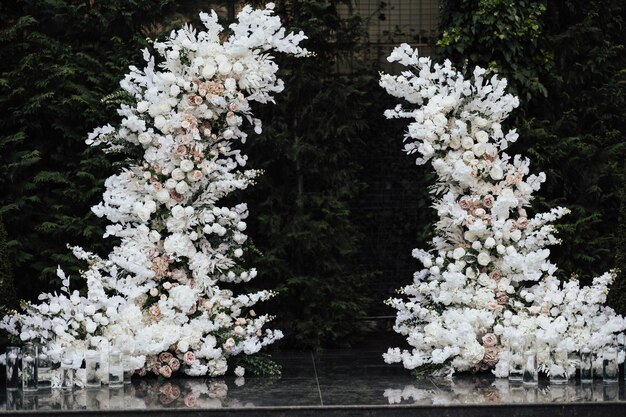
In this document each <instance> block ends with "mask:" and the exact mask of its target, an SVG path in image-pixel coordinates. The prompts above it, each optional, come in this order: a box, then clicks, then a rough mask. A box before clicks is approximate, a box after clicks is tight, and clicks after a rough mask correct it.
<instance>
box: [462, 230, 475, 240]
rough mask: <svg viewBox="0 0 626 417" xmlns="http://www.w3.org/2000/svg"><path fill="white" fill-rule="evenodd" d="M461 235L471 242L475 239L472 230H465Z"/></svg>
mask: <svg viewBox="0 0 626 417" xmlns="http://www.w3.org/2000/svg"><path fill="white" fill-rule="evenodd" d="M463 237H464V238H465V240H467V241H468V242H473V241H475V240H476V239H477V237H476V233H474V232H472V231H471V230H468V231H467V232H465V233H463Z"/></svg>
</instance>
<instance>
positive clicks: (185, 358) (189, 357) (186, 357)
mask: <svg viewBox="0 0 626 417" xmlns="http://www.w3.org/2000/svg"><path fill="white" fill-rule="evenodd" d="M195 360H196V355H195V354H194V353H193V352H191V351H189V352H186V353H185V354H184V355H183V361H184V362H185V365H191V363H192V362H193V361H195Z"/></svg>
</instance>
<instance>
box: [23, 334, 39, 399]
mask: <svg viewBox="0 0 626 417" xmlns="http://www.w3.org/2000/svg"><path fill="white" fill-rule="evenodd" d="M37 351H38V349H37V345H35V344H34V343H26V344H25V345H24V349H23V351H22V391H24V392H34V391H37V388H38V382H39V381H38V378H37V368H38V361H39V354H38V352H37Z"/></svg>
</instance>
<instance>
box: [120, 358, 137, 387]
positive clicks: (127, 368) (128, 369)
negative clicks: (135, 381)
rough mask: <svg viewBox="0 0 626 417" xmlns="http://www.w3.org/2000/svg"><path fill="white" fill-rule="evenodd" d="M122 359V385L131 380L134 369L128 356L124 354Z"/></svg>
mask: <svg viewBox="0 0 626 417" xmlns="http://www.w3.org/2000/svg"><path fill="white" fill-rule="evenodd" d="M122 360H123V362H124V385H128V384H130V383H131V382H132V378H133V374H134V373H135V370H134V369H133V362H132V361H131V360H130V358H129V357H128V356H126V355H124V357H123V358H122Z"/></svg>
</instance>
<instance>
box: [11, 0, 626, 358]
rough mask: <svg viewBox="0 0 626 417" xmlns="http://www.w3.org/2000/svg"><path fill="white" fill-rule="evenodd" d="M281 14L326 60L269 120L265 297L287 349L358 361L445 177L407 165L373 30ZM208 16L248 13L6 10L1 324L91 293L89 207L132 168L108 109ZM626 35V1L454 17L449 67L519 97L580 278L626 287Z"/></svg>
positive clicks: (294, 78) (328, 12)
mask: <svg viewBox="0 0 626 417" xmlns="http://www.w3.org/2000/svg"><path fill="white" fill-rule="evenodd" d="M252 3H255V2H254V1H253V2H252ZM256 3H258V4H261V3H263V2H256ZM276 3H277V11H278V13H280V14H281V15H282V17H283V18H284V19H285V21H286V23H287V25H288V26H289V27H291V28H293V29H296V30H299V29H302V30H304V31H305V32H306V33H307V34H308V35H309V36H310V38H311V39H310V40H309V41H308V48H309V49H311V50H313V51H315V52H316V53H317V56H315V57H312V58H308V59H301V60H282V61H281V62H280V65H281V68H282V70H281V74H282V77H283V78H284V79H285V85H286V91H285V92H283V94H281V95H279V96H278V97H277V105H275V106H266V107H264V108H262V109H261V108H259V109H258V110H257V111H258V112H260V113H261V114H260V116H261V117H262V118H263V119H264V120H266V126H265V132H264V133H263V135H262V136H261V137H259V138H257V139H255V140H254V141H251V143H249V144H248V145H247V149H246V151H247V152H248V153H249V154H250V163H251V165H253V166H254V167H258V168H263V169H265V170H266V174H265V175H264V176H263V177H261V179H260V181H259V184H258V186H257V187H256V188H255V189H253V190H249V191H247V192H246V193H245V195H241V196H240V197H241V200H242V201H248V202H249V204H250V208H251V213H252V215H251V218H250V220H251V222H250V235H251V237H252V238H253V241H254V244H255V245H256V248H257V249H258V252H256V254H255V255H253V256H252V257H253V259H251V261H252V263H254V264H255V265H257V266H258V268H259V271H260V276H259V278H258V279H257V280H256V282H254V283H253V284H254V285H258V286H262V287H265V288H275V289H278V290H279V291H280V292H281V295H280V296H279V297H277V298H276V299H275V300H274V301H273V302H272V304H269V305H267V306H266V308H267V310H268V311H270V312H272V313H273V314H276V315H277V317H278V320H279V322H278V326H277V327H279V328H282V329H283V330H285V333H286V334H287V335H288V339H287V340H286V341H285V343H284V344H283V347H284V346H289V347H313V348H321V347H329V346H349V345H350V344H351V343H353V342H354V341H356V340H358V339H359V338H360V337H362V336H363V333H364V331H366V330H367V326H365V325H363V324H362V323H364V322H363V321H361V320H363V319H365V318H366V316H368V315H374V314H376V315H379V314H387V313H388V311H387V310H384V307H383V305H382V300H383V299H384V298H386V297H388V296H390V295H391V294H392V292H391V291H392V289H393V288H397V287H399V286H400V285H402V284H405V283H407V282H409V281H410V279H411V276H412V274H411V271H412V270H413V269H414V268H415V264H414V263H413V262H412V260H411V259H410V251H411V248H413V247H415V246H424V242H426V241H427V239H428V234H429V233H430V229H429V227H428V226H429V224H430V219H431V218H432V212H431V210H430V209H429V208H428V207H429V201H428V196H427V191H426V187H427V185H428V184H429V176H428V174H427V171H428V170H425V169H421V168H418V167H415V166H414V165H413V164H412V163H411V162H410V158H407V157H406V156H405V155H403V153H402V151H401V135H402V133H401V132H402V129H403V127H402V126H401V125H398V124H397V123H394V122H393V121H386V120H384V119H383V117H382V111H383V110H384V109H385V108H387V107H388V106H389V105H390V103H392V102H393V101H392V100H391V99H390V98H389V97H387V96H386V95H385V94H383V93H382V91H380V89H379V87H378V86H377V81H376V80H377V77H378V74H377V71H378V68H379V67H380V66H379V64H377V63H371V62H364V61H363V60H361V59H360V57H362V56H365V55H364V54H361V49H360V48H361V47H362V46H363V45H364V43H365V42H366V41H367V40H366V38H365V36H364V33H365V32H364V29H365V24H366V23H367V22H366V21H364V20H362V19H361V18H359V17H358V16H354V17H349V18H346V17H343V18H342V17H340V15H339V13H338V11H337V7H336V6H337V5H338V4H339V3H342V2H341V1H323V0H283V1H277V2H276ZM210 4H215V5H218V6H221V7H222V8H223V10H224V11H225V13H226V16H230V17H232V16H233V14H234V12H235V8H234V3H233V2H232V1H221V2H219V1H214V2H205V1H198V0H184V1H175V0H143V1H142V0H131V1H128V0H124V1H122V0H110V1H106V2H101V1H94V0H88V1H85V0H16V1H13V2H3V3H0V21H1V22H2V23H1V25H2V26H1V28H0V54H1V55H2V57H3V59H2V61H1V62H0V114H2V117H1V118H0V189H2V190H3V193H2V194H1V195H0V216H2V218H3V220H4V225H5V227H6V232H7V237H6V239H4V236H3V234H2V229H1V227H0V291H1V292H2V294H0V295H1V298H2V301H0V302H1V303H2V306H3V307H10V306H14V305H15V304H16V298H30V299H33V298H35V297H36V294H37V293H38V292H39V291H41V290H43V289H47V288H50V281H51V280H52V278H53V277H54V271H55V270H56V265H57V264H62V265H63V268H64V269H66V270H69V271H70V272H74V274H73V275H74V276H76V275H77V274H76V273H75V272H76V271H77V270H78V269H79V268H81V265H80V264H79V263H77V262H76V261H75V260H74V259H73V257H72V256H71V254H70V252H69V250H68V249H67V248H66V244H67V243H70V244H73V245H74V244H80V245H83V246H84V247H86V248H89V249H90V250H95V251H97V252H100V253H106V252H107V251H108V248H109V247H110V246H111V245H112V243H113V242H108V241H103V240H102V239H101V236H102V232H103V223H102V222H101V221H100V220H99V219H97V218H96V217H95V216H94V215H92V214H90V211H89V207H90V206H91V205H93V204H95V203H96V202H98V201H99V199H100V195H101V193H102V189H103V186H102V184H103V180H104V178H106V177H107V176H108V175H110V173H111V172H113V170H114V169H115V168H116V167H115V165H114V164H115V162H116V161H112V160H109V159H107V158H106V157H104V156H103V155H102V154H101V153H100V152H98V151H97V150H92V149H88V148H87V147H86V145H85V144H84V139H85V137H86V135H87V133H88V132H89V131H90V130H91V129H93V128H94V127H95V126H99V125H102V124H105V123H108V122H115V120H116V115H115V112H114V109H115V106H114V105H113V104H110V103H108V102H107V101H106V100H104V101H103V100H102V99H103V98H105V97H106V96H107V95H109V94H111V93H114V92H115V91H116V90H117V88H118V82H119V80H120V79H121V78H122V77H123V74H124V73H125V72H126V69H127V66H128V65H130V64H131V63H139V62H140V49H141V48H143V47H145V46H147V42H146V37H155V36H158V35H162V34H163V33H167V31H168V30H169V29H170V28H172V27H175V26H178V25H180V23H181V22H182V21H186V20H194V21H195V19H196V16H197V12H198V11H199V10H203V9H205V10H206V9H207V8H208V7H210ZM623 25H624V22H623V10H622V5H621V2H620V1H617V0H607V1H599V0H587V1H578V0H573V1H556V0H555V1H550V2H548V1H547V0H543V1H530V0H521V1H513V0H481V1H478V2H476V1H471V0H442V2H441V33H442V34H441V37H440V40H439V43H438V47H437V48H436V53H435V55H436V56H437V58H439V59H440V58H442V57H448V58H450V59H451V60H452V61H453V62H454V64H455V65H457V66H458V67H463V66H466V67H467V68H471V67H472V66H473V65H475V64H480V65H483V66H485V65H489V66H492V67H496V68H498V71H499V72H500V73H502V74H503V75H504V76H506V77H507V78H509V82H510V85H511V87H512V89H513V91H515V92H516V93H517V94H519V95H520V100H521V108H520V109H519V110H518V111H516V113H515V120H514V121H513V122H512V124H513V125H515V126H517V127H518V128H519V129H520V130H521V132H520V133H521V135H522V136H523V138H524V140H521V141H520V142H519V143H518V144H517V145H516V146H517V148H516V149H514V151H516V152H520V153H523V154H525V155H528V156H529V157H531V159H532V165H531V167H532V168H533V169H534V170H543V171H545V172H546V173H547V175H548V183H547V184H546V185H545V187H544V189H543V191H542V192H541V193H540V198H539V200H538V201H537V202H536V204H537V207H538V208H540V209H544V208H546V207H551V206H555V205H559V204H560V205H565V206H567V207H569V208H571V209H572V214H571V215H569V216H568V218H567V219H566V220H564V221H563V222H562V223H561V224H560V229H561V237H562V238H563V244H562V245H561V246H560V247H558V248H555V249H554V251H553V252H554V260H555V261H556V262H557V264H558V265H559V266H560V267H561V268H562V274H563V277H564V278H566V277H567V276H569V274H570V273H576V274H578V275H579V276H580V277H582V278H583V279H588V278H589V277H591V276H593V275H594V274H598V273H601V272H603V271H605V270H607V269H609V268H612V267H614V266H615V265H621V266H622V268H623V269H626V264H625V260H626V252H625V242H624V235H625V234H626V233H625V232H624V230H625V228H626V226H625V222H626V213H625V210H626V208H625V204H624V195H625V192H626V191H624V190H626V185H625V178H624V177H625V175H624V170H625V166H624V161H626V149H625V148H626V146H625V140H624V123H625V120H626V118H625V116H626V114H625V112H626V110H625V108H626V106H625V104H626V103H624V86H625V85H626V84H625V82H624V81H625V78H624V68H626V65H625V62H624V59H625V58H624V57H625V56H626V55H625V54H624V31H623V30H622V28H623ZM620 205H621V206H620ZM620 207H621V213H622V214H621V216H619V213H620ZM618 224H619V227H618ZM620 230H621V232H620ZM620 239H621V240H620ZM11 282H14V284H10V283H11ZM7 283H9V284H7ZM73 285H77V286H80V285H81V284H80V283H74V284H73ZM13 289H15V291H14V292H13ZM625 296H626V279H625V278H624V276H623V275H622V278H621V281H619V282H618V283H616V285H615V288H614V289H613V290H612V292H611V294H610V297H611V303H612V304H613V305H615V306H617V307H618V308H619V309H620V310H621V312H622V313H626V297H625Z"/></svg>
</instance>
